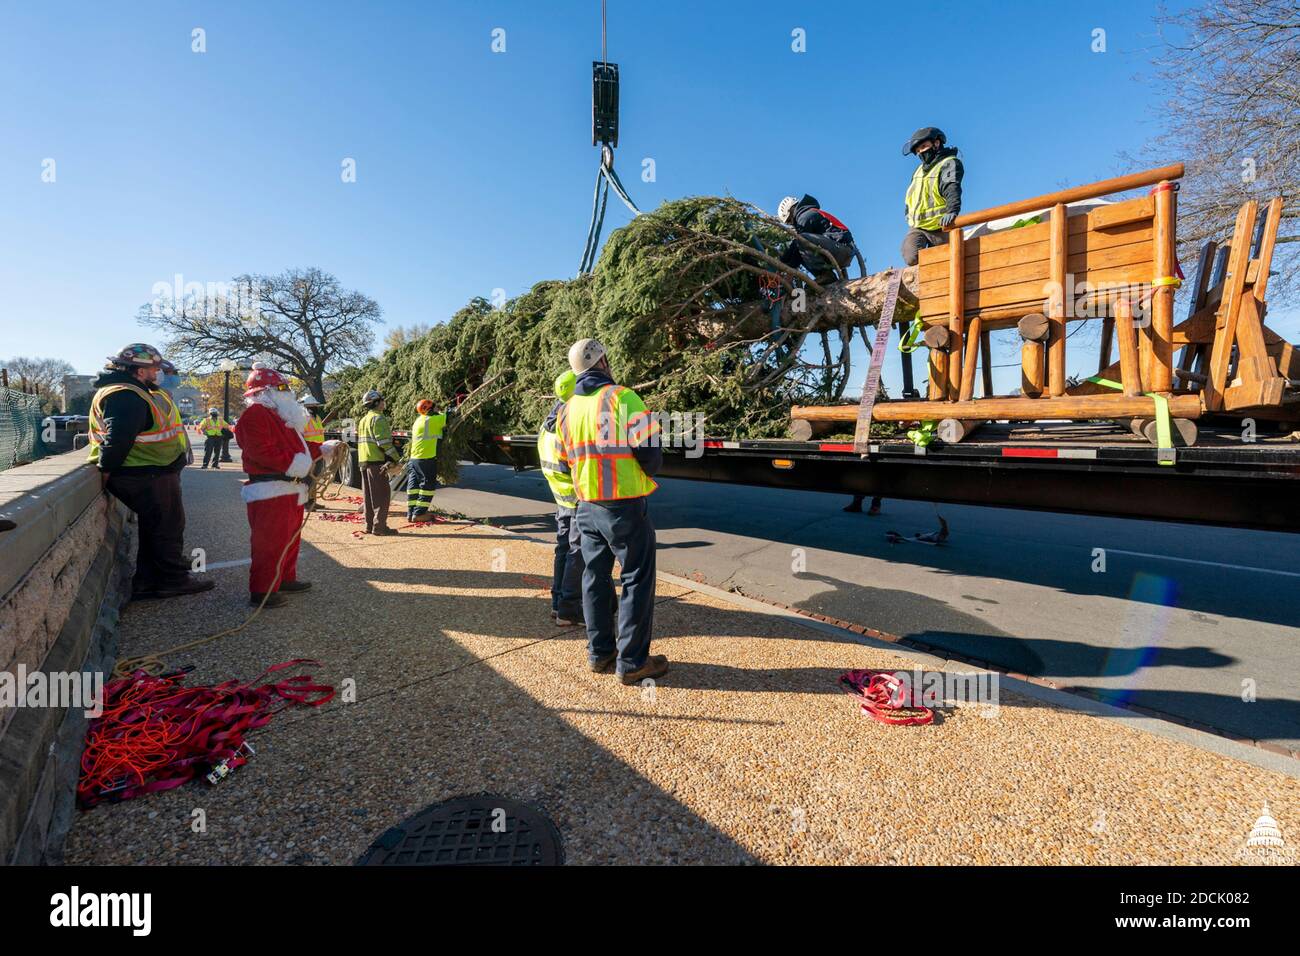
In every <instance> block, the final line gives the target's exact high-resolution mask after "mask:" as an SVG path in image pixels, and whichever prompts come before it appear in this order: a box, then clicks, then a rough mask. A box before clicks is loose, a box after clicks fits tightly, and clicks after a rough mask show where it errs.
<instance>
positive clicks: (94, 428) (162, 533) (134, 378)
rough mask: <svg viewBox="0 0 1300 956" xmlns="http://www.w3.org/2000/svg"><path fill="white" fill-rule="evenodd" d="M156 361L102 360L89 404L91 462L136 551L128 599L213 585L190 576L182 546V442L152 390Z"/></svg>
mask: <svg viewBox="0 0 1300 956" xmlns="http://www.w3.org/2000/svg"><path fill="white" fill-rule="evenodd" d="M161 366H162V355H161V354H159V352H158V350H157V349H155V348H154V347H153V346H151V345H145V344H143V343H136V344H134V345H128V346H127V347H126V348H124V349H122V351H120V352H118V353H117V355H114V356H112V357H111V358H110V359H109V360H108V366H107V367H106V368H105V370H104V372H103V373H102V374H101V375H100V376H99V378H97V379H96V380H95V397H94V398H93V399H92V400H91V403H90V456H89V460H90V461H91V462H93V463H94V464H95V466H96V467H97V468H98V469H99V473H100V477H101V481H102V484H103V487H104V488H105V489H106V490H107V491H108V492H109V493H110V494H112V495H113V497H115V498H117V499H118V500H119V501H121V502H122V503H123V504H124V505H126V506H127V507H128V508H130V509H131V510H132V511H134V512H135V514H136V518H137V520H138V521H139V545H138V550H137V552H136V559H135V577H134V579H133V580H132V582H131V597H132V599H135V600H143V599H149V598H169V597H177V596H179V595H182V594H194V593H197V592H199V591H207V590H208V589H210V588H211V587H212V586H213V585H214V584H215V583H216V582H214V581H213V580H212V579H211V578H207V579H201V578H196V577H194V576H193V575H191V574H190V563H189V561H188V560H187V559H186V558H185V556H184V552H183V550H182V544H183V541H184V538H185V505H184V502H183V501H182V500H181V476H180V473H181V469H183V468H184V467H185V455H186V449H187V447H188V446H187V443H186V440H185V436H184V434H183V432H184V425H183V424H182V423H181V421H180V416H179V414H178V413H177V410H176V406H175V404H174V403H173V402H172V401H171V399H170V397H168V396H167V394H166V393H165V392H163V391H162V390H161V389H160V388H159V387H158V384H157V382H158V375H159V372H160V370H161Z"/></svg>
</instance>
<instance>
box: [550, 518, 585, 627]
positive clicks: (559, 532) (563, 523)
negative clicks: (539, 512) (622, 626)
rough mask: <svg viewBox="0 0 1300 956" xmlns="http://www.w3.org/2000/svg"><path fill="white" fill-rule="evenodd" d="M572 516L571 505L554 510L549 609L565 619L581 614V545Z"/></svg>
mask: <svg viewBox="0 0 1300 956" xmlns="http://www.w3.org/2000/svg"><path fill="white" fill-rule="evenodd" d="M575 517H576V513H575V512H574V510H573V509H572V508H557V509H556V511H555V563H554V569H553V572H552V575H551V610H552V611H554V612H555V613H556V614H558V615H559V616H560V617H562V618H566V619H568V620H573V619H575V618H579V617H582V569H583V561H582V545H581V543H580V541H579V538H578V526H577V521H575V520H574V519H575Z"/></svg>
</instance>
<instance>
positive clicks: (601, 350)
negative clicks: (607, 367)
mask: <svg viewBox="0 0 1300 956" xmlns="http://www.w3.org/2000/svg"><path fill="white" fill-rule="evenodd" d="M604 357H605V346H603V345H601V344H600V343H599V342H597V341H596V340H595V339H578V341H576V342H574V343H573V346H572V347H571V348H570V349H569V368H571V369H573V371H574V372H576V373H577V374H579V375H581V374H582V373H583V372H585V371H587V369H589V368H591V367H592V366H593V365H595V364H596V363H597V362H599V361H600V360H601V359H603V358H604Z"/></svg>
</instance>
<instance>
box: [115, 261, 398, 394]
mask: <svg viewBox="0 0 1300 956" xmlns="http://www.w3.org/2000/svg"><path fill="white" fill-rule="evenodd" d="M382 315H383V310H382V309H380V307H379V304H378V303H377V302H375V300H374V299H371V298H370V297H368V296H366V295H364V294H362V293H360V292H354V291H350V290H347V289H343V288H341V287H340V286H339V281H338V279H336V278H335V277H334V276H332V275H330V274H329V273H326V272H322V271H321V270H320V269H315V268H312V269H290V270H288V271H287V272H282V273H280V274H279V275H275V276H264V275H241V276H236V277H235V278H234V279H233V280H231V282H230V283H229V284H228V285H223V287H222V288H220V289H215V290H214V289H212V288H211V287H209V288H208V289H207V290H205V291H204V292H203V293H202V294H197V293H195V294H191V295H186V296H184V297H182V298H181V299H180V300H179V301H175V300H166V299H159V300H155V301H153V302H150V303H147V304H145V305H143V306H141V307H140V311H139V313H138V314H137V316H136V318H137V320H138V321H139V322H140V323H141V324H142V325H145V326H148V327H150V328H155V329H160V330H162V332H163V333H164V334H165V335H166V337H167V339H166V343H165V345H164V348H165V350H166V351H167V352H168V354H170V355H172V356H173V358H174V360H175V361H176V362H177V364H180V365H185V366H189V367H190V368H217V367H219V366H220V365H221V364H222V363H223V362H226V361H234V362H237V363H239V364H246V363H248V362H252V361H265V362H267V363H268V364H271V365H274V366H276V367H278V368H280V369H281V370H285V371H288V372H291V373H292V374H293V375H294V376H296V377H297V378H299V379H301V380H302V381H303V382H304V383H305V384H306V386H307V388H308V390H309V391H310V392H311V393H312V394H313V395H314V396H315V397H316V398H317V399H320V400H322V401H324V399H325V388H324V380H325V377H326V375H328V374H329V373H330V372H333V371H337V370H338V369H341V368H344V367H346V366H349V365H355V364H358V363H360V362H363V361H365V360H366V359H367V358H369V357H370V350H371V348H372V347H373V346H374V343H375V331H374V328H373V326H374V324H375V323H377V322H381V321H382V318H381V317H382Z"/></svg>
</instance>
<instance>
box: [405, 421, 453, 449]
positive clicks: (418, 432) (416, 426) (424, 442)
mask: <svg viewBox="0 0 1300 956" xmlns="http://www.w3.org/2000/svg"><path fill="white" fill-rule="evenodd" d="M446 426H447V416H446V414H445V413H441V412H440V413H439V414H437V415H417V416H416V417H415V421H414V423H412V425H411V448H410V454H411V458H413V459H414V458H436V457H438V439H439V438H441V437H442V430H443V429H444V428H445V427H446Z"/></svg>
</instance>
